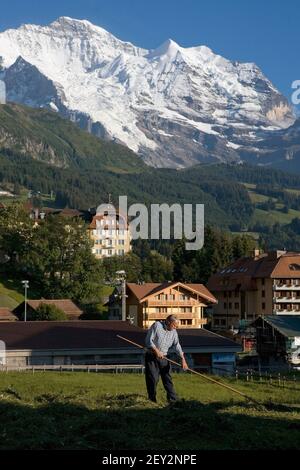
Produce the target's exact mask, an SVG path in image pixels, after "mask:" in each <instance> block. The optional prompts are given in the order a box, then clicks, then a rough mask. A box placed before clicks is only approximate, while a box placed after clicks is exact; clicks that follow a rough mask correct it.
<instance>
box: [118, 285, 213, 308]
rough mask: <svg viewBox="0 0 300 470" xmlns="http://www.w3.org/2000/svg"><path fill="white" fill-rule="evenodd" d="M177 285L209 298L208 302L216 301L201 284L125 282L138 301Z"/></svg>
mask: <svg viewBox="0 0 300 470" xmlns="http://www.w3.org/2000/svg"><path fill="white" fill-rule="evenodd" d="M177 285H180V286H182V287H184V288H185V289H187V290H192V291H194V292H196V293H198V294H200V295H201V296H203V298H204V299H206V300H209V301H210V302H213V303H215V302H216V298H215V297H214V296H213V294H212V293H211V292H209V290H208V289H207V288H206V287H205V286H204V285H203V284H184V283H183V282H162V283H161V282H146V283H145V284H135V283H133V282H128V283H127V287H128V288H129V289H130V290H131V292H132V293H133V294H134V295H135V296H136V298H137V299H138V300H140V301H143V300H144V299H146V297H148V296H149V295H153V294H155V293H157V292H160V291H162V290H164V289H166V288H167V287H172V286H173V287H175V286H177Z"/></svg>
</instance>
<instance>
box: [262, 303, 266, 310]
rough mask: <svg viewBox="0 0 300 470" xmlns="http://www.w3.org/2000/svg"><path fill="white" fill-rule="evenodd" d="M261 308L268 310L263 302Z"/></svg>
mask: <svg viewBox="0 0 300 470" xmlns="http://www.w3.org/2000/svg"><path fill="white" fill-rule="evenodd" d="M261 308H262V309H263V310H265V308H266V304H265V302H263V303H262V304H261Z"/></svg>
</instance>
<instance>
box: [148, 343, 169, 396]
mask: <svg viewBox="0 0 300 470" xmlns="http://www.w3.org/2000/svg"><path fill="white" fill-rule="evenodd" d="M159 376H161V380H162V383H163V385H164V387H165V390H166V392H167V399H168V400H176V398H177V397H176V393H175V390H174V385H173V381H172V377H171V364H170V363H169V362H168V361H167V360H166V359H158V358H157V357H156V356H155V354H154V353H151V352H146V355H145V377H146V386H147V392H148V397H149V399H150V400H152V401H156V387H157V384H158V381H159Z"/></svg>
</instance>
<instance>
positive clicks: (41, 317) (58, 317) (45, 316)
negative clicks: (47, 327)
mask: <svg viewBox="0 0 300 470" xmlns="http://www.w3.org/2000/svg"><path fill="white" fill-rule="evenodd" d="M30 320H31V321H34V320H35V321H63V320H67V316H66V314H65V312H63V310H61V309H60V308H58V307H56V306H55V305H51V304H41V305H39V306H38V308H37V309H36V312H35V313H34V314H32V315H30Z"/></svg>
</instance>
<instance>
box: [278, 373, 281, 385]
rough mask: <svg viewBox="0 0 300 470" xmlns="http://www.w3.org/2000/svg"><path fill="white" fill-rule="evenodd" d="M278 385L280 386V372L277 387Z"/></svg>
mask: <svg viewBox="0 0 300 470" xmlns="http://www.w3.org/2000/svg"><path fill="white" fill-rule="evenodd" d="M280 385H281V380H280V372H278V386H279V387H280Z"/></svg>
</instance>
